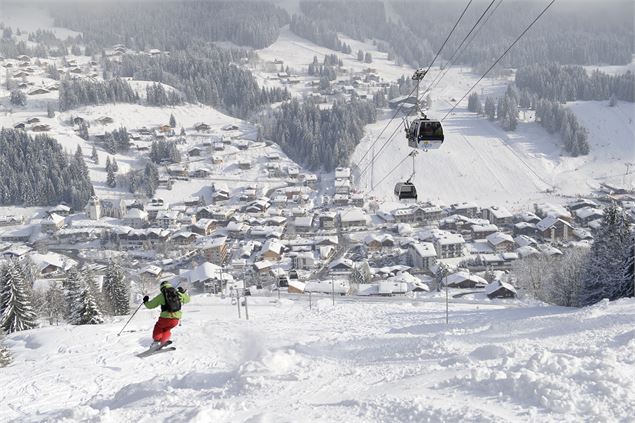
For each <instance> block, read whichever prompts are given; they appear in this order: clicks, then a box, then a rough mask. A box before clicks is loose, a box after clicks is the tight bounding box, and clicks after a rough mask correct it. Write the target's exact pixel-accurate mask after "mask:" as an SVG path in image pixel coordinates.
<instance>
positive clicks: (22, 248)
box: [0, 244, 33, 261]
mask: <svg viewBox="0 0 635 423" xmlns="http://www.w3.org/2000/svg"><path fill="white" fill-rule="evenodd" d="M32 250H33V249H32V248H31V247H28V246H26V245H21V244H17V245H12V246H11V247H9V248H7V249H6V250H4V251H3V252H2V254H1V255H0V257H2V258H5V259H13V260H18V261H21V260H24V259H26V258H27V257H28V254H29V253H30V252H31V251H32Z"/></svg>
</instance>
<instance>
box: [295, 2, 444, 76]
mask: <svg viewBox="0 0 635 423" xmlns="http://www.w3.org/2000/svg"><path fill="white" fill-rule="evenodd" d="M300 11H301V12H302V15H303V16H302V17H299V16H293V17H292V19H291V21H292V23H293V22H294V20H295V22H296V24H295V25H294V26H292V27H291V30H292V31H293V32H295V33H296V34H298V35H299V36H301V37H306V38H308V39H309V40H311V41H313V42H315V43H316V44H319V45H322V46H325V47H328V48H333V46H335V47H336V48H335V50H339V51H342V52H344V53H352V52H351V51H350V46H348V45H346V44H345V43H342V42H341V41H340V40H339V38H338V37H337V32H341V33H343V34H346V35H348V36H349V37H352V38H354V39H357V40H364V39H366V38H373V39H380V40H384V41H385V43H384V42H381V43H377V47H378V49H379V50H380V51H386V52H388V57H389V59H390V60H393V59H397V56H398V57H399V58H401V60H403V61H405V62H406V63H408V64H410V65H411V66H413V67H419V66H423V65H424V64H427V63H428V62H429V61H431V60H432V57H433V54H434V53H433V51H432V48H431V47H430V44H429V43H428V41H427V40H425V39H424V40H422V39H420V38H419V37H417V36H416V35H415V34H414V33H413V32H412V31H411V30H410V28H407V27H404V26H402V25H399V24H396V23H394V22H392V21H391V20H390V19H387V18H386V11H385V8H384V3H383V2H379V1H301V2H300ZM386 43H387V44H386ZM340 44H341V47H340V48H337V47H338V46H339V45H340ZM344 50H346V51H344ZM364 58H365V59H366V57H365V55H364Z"/></svg>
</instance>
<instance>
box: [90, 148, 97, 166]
mask: <svg viewBox="0 0 635 423" xmlns="http://www.w3.org/2000/svg"><path fill="white" fill-rule="evenodd" d="M90 158H91V159H92V160H93V163H95V164H99V155H98V154H97V148H95V146H94V145H93V150H92V152H91V153H90Z"/></svg>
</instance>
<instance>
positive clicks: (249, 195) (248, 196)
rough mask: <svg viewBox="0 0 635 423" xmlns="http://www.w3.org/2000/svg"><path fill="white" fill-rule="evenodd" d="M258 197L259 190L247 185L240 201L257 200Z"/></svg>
mask: <svg viewBox="0 0 635 423" xmlns="http://www.w3.org/2000/svg"><path fill="white" fill-rule="evenodd" d="M257 198H258V190H257V189H256V188H253V187H247V188H244V189H243V192H242V193H241V194H240V197H239V199H240V201H255V200H256V199H257Z"/></svg>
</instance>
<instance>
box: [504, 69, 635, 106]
mask: <svg viewBox="0 0 635 423" xmlns="http://www.w3.org/2000/svg"><path fill="white" fill-rule="evenodd" d="M516 85H517V86H518V88H520V89H528V90H529V91H531V92H533V93H536V94H538V95H539V96H540V97H541V98H545V99H547V100H552V101H559V102H561V103H566V102H567V101H576V100H608V99H610V98H611V96H614V97H615V98H617V99H618V100H623V101H629V102H631V103H632V102H635V74H633V73H632V72H630V71H628V72H626V73H624V74H620V75H608V74H606V73H603V72H600V71H599V70H595V71H593V72H592V73H591V75H590V76H589V74H588V73H587V71H586V70H585V69H584V68H583V67H581V66H561V65H558V64H556V63H551V64H532V65H529V66H525V67H522V68H520V69H518V70H517V71H516Z"/></svg>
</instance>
